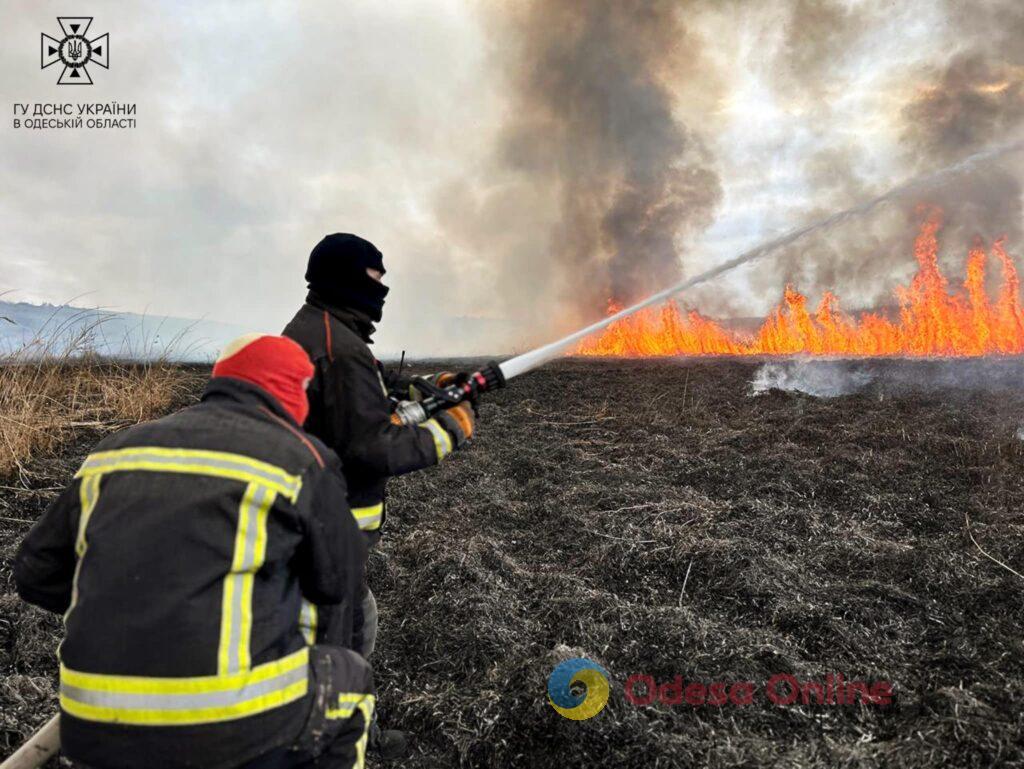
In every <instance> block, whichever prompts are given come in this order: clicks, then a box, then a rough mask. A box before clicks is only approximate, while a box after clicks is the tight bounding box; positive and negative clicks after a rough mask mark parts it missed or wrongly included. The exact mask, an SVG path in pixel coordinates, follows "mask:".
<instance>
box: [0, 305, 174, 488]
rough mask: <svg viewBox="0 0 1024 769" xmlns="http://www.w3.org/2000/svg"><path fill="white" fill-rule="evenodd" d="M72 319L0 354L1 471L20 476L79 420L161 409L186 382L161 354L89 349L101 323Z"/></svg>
mask: <svg viewBox="0 0 1024 769" xmlns="http://www.w3.org/2000/svg"><path fill="white" fill-rule="evenodd" d="M100 323H102V321H96V322H95V323H86V324H84V325H82V326H81V327H78V328H72V327H71V326H70V325H69V324H65V325H64V326H61V327H55V328H53V329H50V330H49V331H48V332H47V334H46V335H45V336H40V337H39V338H37V339H35V340H33V341H32V342H30V343H29V344H26V345H25V346H23V347H22V348H20V349H18V350H16V351H14V352H12V353H9V354H7V355H3V356H0V478H9V477H11V476H12V475H14V474H20V475H22V476H25V475H27V474H28V470H26V467H27V466H28V464H29V462H30V460H32V459H33V458H35V457H38V456H39V455H41V454H44V453H46V452H50V451H53V450H56V449H57V448H58V447H59V446H60V445H61V443H62V442H63V441H64V440H66V439H67V438H68V437H69V436H70V435H71V433H72V431H73V430H75V429H76V428H82V427H95V428H98V429H100V430H104V429H117V428H119V427H123V426H125V425H129V424H135V423H137V422H142V421H144V420H147V419H152V418H154V417H157V416H161V415H163V414H165V413H166V412H167V411H168V410H169V408H170V407H171V405H172V404H173V403H174V402H175V400H176V399H178V398H180V397H181V394H182V392H183V391H184V390H185V389H187V388H188V386H189V384H190V383H189V382H188V381H187V378H186V376H185V375H184V374H183V372H182V369H181V367H179V366H175V365H173V364H171V363H169V362H168V361H167V360H166V359H158V360H155V361H147V362H133V361H131V360H129V359H128V358H127V357H126V358H125V359H123V360H122V359H110V358H101V357H99V356H97V355H95V354H93V353H92V352H91V351H90V346H91V340H92V339H93V338H94V337H95V335H96V331H97V329H98V326H99V324H100Z"/></svg>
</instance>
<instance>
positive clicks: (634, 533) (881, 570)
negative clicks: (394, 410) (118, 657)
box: [0, 359, 1024, 768]
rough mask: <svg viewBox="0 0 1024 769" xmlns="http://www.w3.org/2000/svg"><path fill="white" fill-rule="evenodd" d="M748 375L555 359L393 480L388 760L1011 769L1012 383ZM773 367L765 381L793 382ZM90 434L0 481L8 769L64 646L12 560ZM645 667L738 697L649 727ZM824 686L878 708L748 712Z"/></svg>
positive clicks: (1022, 371) (956, 368)
mask: <svg viewBox="0 0 1024 769" xmlns="http://www.w3.org/2000/svg"><path fill="white" fill-rule="evenodd" d="M761 365H762V362H759V361H746V360H734V359H716V360H696V361H694V360H690V361H686V360H682V361H680V360H665V361H606V360H603V361H578V360H569V361H563V362H559V363H557V364H555V365H551V366H548V367H546V368H544V369H541V370H539V371H536V372H533V373H531V374H527V375H525V376H523V377H521V378H518V379H516V380H514V381H513V382H512V383H510V386H509V387H508V388H507V389H505V390H503V391H500V392H498V393H495V394H493V397H488V399H487V401H486V402H485V403H484V404H483V405H482V406H481V418H480V423H479V436H478V438H477V440H476V441H475V442H474V445H473V446H472V448H471V449H470V450H469V451H467V452H464V453H462V454H460V455H458V456H457V457H455V458H454V459H453V460H450V461H448V462H446V463H445V464H444V465H443V466H442V467H440V468H437V469H434V470H431V471H426V472H422V473H418V474H415V475H412V476H408V477H406V478H401V479H399V480H397V481H396V482H395V483H393V484H392V492H391V498H390V512H389V518H388V524H387V529H386V534H385V537H384V539H383V541H382V544H381V546H380V548H379V549H378V550H377V551H376V552H375V553H374V554H373V555H372V557H371V564H370V570H371V584H372V585H373V588H374V590H375V592H376V593H377V596H378V601H379V603H380V607H381V615H382V627H381V636H380V640H379V643H378V648H377V653H376V655H375V658H374V660H373V661H374V664H375V668H376V671H377V682H378V687H379V691H380V696H381V718H382V720H383V722H385V725H386V726H395V727H400V728H403V729H405V730H407V731H410V732H413V733H414V735H415V738H414V739H415V742H414V754H413V756H412V758H411V759H410V760H409V761H407V762H406V763H404V764H402V765H403V766H408V767H438V766H467V767H468V766H472V767H477V766H483V767H518V766H532V767H592V766H630V767H634V766H635V767H641V766H643V767H650V766H662V767H669V766H688V765H708V766H714V767H726V766H729V767H732V766H761V765H784V766H789V767H810V766H823V767H824V766H830V767H831V766H894V765H898V766H901V767H905V768H908V767H933V766H938V765H950V766H960V767H988V766H1019V765H1020V764H1021V763H1022V762H1024V747H1022V746H1024V709H1022V707H1021V703H1022V702H1024V634H1022V630H1021V628H1022V625H1024V578H1022V577H1021V576H1019V575H1018V574H1014V573H1013V572H1012V571H1011V569H1012V570H1015V571H1016V572H1020V573H1024V512H1022V511H1024V444H1022V442H1021V441H1020V440H1019V439H1018V438H1017V436H1016V433H1017V430H1018V428H1019V427H1020V426H1021V425H1022V424H1024V365H1022V364H1021V362H1020V361H1015V360H1006V361H995V362H985V363H962V362H945V363H943V362H934V361H923V362H910V361H879V362H871V363H863V362H860V363H848V364H847V363H831V364H828V365H829V366H830V367H831V369H830V371H829V373H828V374H827V376H825V379H824V380H821V377H817V378H815V377H816V375H815V376H811V379H812V380H814V381H817V382H819V384H818V385H814V387H812V388H810V389H812V390H815V391H816V392H821V391H822V390H821V387H825V388H826V389H828V388H831V390H832V391H833V392H843V393H845V394H841V395H839V396H838V397H815V396H813V395H808V394H805V393H801V392H796V391H792V390H778V389H770V387H769V389H766V390H765V392H764V393H763V394H761V395H758V396H756V397H752V396H751V395H750V389H751V382H752V381H754V380H756V379H757V378H758V377H759V376H761V377H762V378H764V377H763V375H764V370H763V369H761V368H760V367H761ZM782 365H783V366H784V367H785V368H784V370H783V372H782V374H783V375H786V376H788V377H789V378H786V376H782V377H779V376H775V374H778V372H777V371H776V372H775V374H773V377H774V378H771V377H769V385H770V384H771V383H773V382H774V383H780V382H781V383H784V384H785V385H786V386H790V385H792V383H793V381H794V379H795V380H798V381H802V380H803V379H805V378H806V377H805V376H804V373H805V372H803V371H801V370H799V367H797V368H796V369H794V368H792V367H791V366H790V364H782ZM858 372H859V374H858ZM819 373H820V372H819ZM854 374H857V376H856V377H854V380H855V384H854V385H852V386H851V385H849V382H850V381H851V380H850V377H853V376H854ZM821 381H825V382H826V384H825V385H820V382H821ZM835 383H838V385H836V384H835ZM198 389H199V383H198V380H197V387H196V390H197V392H198ZM96 437H97V436H96V435H95V434H88V433H83V434H81V436H80V439H79V440H78V441H77V442H76V443H74V444H73V445H69V446H67V447H66V450H65V451H64V452H63V454H62V455H61V456H60V457H54V458H52V459H51V460H49V461H48V462H46V463H44V464H43V465H41V466H39V467H36V468H34V475H33V477H32V478H31V479H28V480H27V486H28V488H23V487H22V485H21V484H19V483H18V481H10V482H8V483H7V485H6V486H5V487H4V488H3V489H0V756H6V755H7V754H8V753H9V752H11V750H12V749H13V747H15V746H16V745H17V744H19V743H20V742H21V741H22V740H23V739H24V738H25V737H26V736H27V735H28V734H29V733H31V732H32V731H33V730H34V729H35V728H36V727H37V726H39V725H40V724H41V723H42V722H43V721H45V720H46V718H48V716H49V715H50V714H51V713H52V712H54V711H55V708H56V699H55V692H56V673H57V666H56V662H55V659H54V650H55V648H56V645H57V642H58V639H59V631H60V623H59V621H58V620H56V619H54V618H52V617H47V616H45V615H44V614H43V613H42V612H38V611H36V610H34V609H31V608H28V607H25V606H23V605H22V604H21V603H20V602H19V601H18V599H17V597H16V596H15V595H14V589H13V585H12V582H11V574H10V559H11V556H12V554H13V552H14V548H15V547H16V544H17V542H18V540H19V538H20V537H21V536H22V535H23V533H24V532H25V531H26V530H27V526H28V525H29V522H30V521H31V520H33V519H34V518H35V517H37V516H38V515H39V513H40V512H41V510H42V509H43V507H44V506H45V504H46V502H47V501H48V500H49V499H50V498H52V496H53V495H54V494H55V493H56V492H57V490H58V488H59V487H60V486H61V485H62V484H64V483H66V482H67V481H68V479H69V478H70V476H71V474H72V473H73V471H74V468H75V466H76V464H77V463H78V462H79V461H80V460H81V458H82V457H83V456H84V454H85V453H86V452H87V450H88V448H89V446H90V444H91V442H92V441H93V440H95V438H96ZM982 551H984V552H982ZM985 553H987V555H986V554H985ZM994 559H995V560H994ZM996 561H999V562H1001V563H997V562H996ZM578 656H584V657H589V658H591V659H593V660H595V661H596V662H598V663H599V664H601V665H602V666H603V667H604V668H605V669H606V670H607V671H608V672H609V674H610V676H611V682H612V691H611V698H610V700H609V702H608V705H607V707H606V708H605V709H604V710H603V711H602V712H601V713H600V714H598V715H597V716H596V717H595V718H593V719H591V720H588V721H582V722H575V721H570V720H567V719H564V718H562V717H561V716H559V715H558V714H557V713H556V712H555V711H554V710H553V709H552V708H551V707H550V706H549V705H548V703H547V696H546V691H545V687H546V680H547V676H548V674H549V672H550V671H551V669H552V668H553V667H554V666H555V665H556V664H557V663H558V662H559V661H561V660H564V659H567V658H570V657H578ZM634 674H643V675H648V676H652V677H654V679H655V680H656V681H657V682H658V683H661V682H664V681H671V680H672V679H673V678H674V677H675V676H676V675H680V676H681V677H682V679H683V680H684V681H685V682H686V683H690V682H696V683H703V684H706V685H710V684H712V683H714V682H727V683H728V682H749V683H751V684H752V686H753V689H754V691H755V695H754V697H753V701H752V702H750V703H749V704H745V705H737V704H732V703H728V704H724V705H718V706H716V705H709V704H705V705H691V704H687V703H686V702H685V701H684V702H683V703H682V704H679V705H663V704H657V703H656V704H652V705H649V706H644V707H639V706H636V705H634V704H631V703H629V702H627V700H626V697H625V696H624V689H623V685H624V683H625V682H626V680H627V679H628V678H629V677H630V676H631V675H634ZM830 674H831V675H832V676H835V675H841V676H843V678H844V680H846V681H852V680H859V681H866V682H886V683H888V684H889V685H891V689H892V692H893V695H892V698H891V702H890V704H888V705H879V704H864V703H861V704H847V705H839V704H817V703H816V702H813V701H812V702H811V703H810V704H806V705H805V704H802V703H801V702H798V703H796V704H792V705H779V704H775V703H773V702H771V701H770V700H769V699H768V698H767V697H766V696H765V695H764V688H765V686H766V684H767V683H768V682H769V681H770V680H772V679H773V677H778V676H791V677H793V678H796V679H798V680H799V681H801V682H825V681H826V680H827V676H829V675H830ZM776 680H779V679H776ZM812 699H813V698H812ZM140 766H144V764H143V763H140Z"/></svg>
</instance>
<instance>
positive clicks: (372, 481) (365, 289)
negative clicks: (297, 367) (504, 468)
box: [284, 233, 474, 757]
mask: <svg viewBox="0 0 1024 769" xmlns="http://www.w3.org/2000/svg"><path fill="white" fill-rule="evenodd" d="M383 275H384V261H383V257H382V255H381V252H380V251H378V250H377V248H376V247H375V246H374V245H373V244H372V243H370V242H369V241H367V240H364V239H363V238H360V237H358V236H356V235H349V234H341V233H335V234H333V235H328V236H327V237H325V238H324V239H323V240H321V241H320V242H319V243H318V244H317V245H316V247H315V248H314V249H313V251H312V253H310V255H309V265H308V268H307V270H306V281H307V283H308V285H309V294H308V295H307V297H306V303H305V304H304V305H303V306H302V307H301V308H300V309H299V311H298V313H296V315H295V317H294V318H293V319H292V321H291V322H290V323H289V324H288V325H287V327H286V328H285V330H284V335H285V336H288V337H291V338H292V339H294V340H295V341H296V342H298V343H299V344H300V345H302V347H303V348H304V349H305V350H306V352H307V353H308V354H309V357H310V358H311V359H312V361H313V365H314V366H315V372H314V374H313V379H312V381H311V382H310V384H309V389H308V393H309V401H310V413H309V419H308V420H307V421H306V424H305V427H306V429H307V430H308V431H309V432H310V433H312V434H313V435H315V436H317V437H318V438H320V440H322V441H323V442H324V443H326V444H327V445H328V446H330V447H331V448H332V449H334V450H335V451H336V452H337V453H338V454H339V455H340V456H341V459H342V466H343V472H344V475H345V479H346V481H347V483H348V502H349V505H350V506H351V508H352V513H353V514H354V515H355V517H356V520H357V521H358V523H359V526H360V528H361V529H362V530H363V532H364V534H365V535H366V537H367V539H368V542H369V544H370V545H371V546H372V545H374V544H376V542H377V541H378V540H379V539H380V531H381V526H382V525H383V523H384V520H385V518H386V515H387V508H386V501H385V485H386V483H387V479H388V478H390V477H391V476H393V475H402V474H403V473H408V472H412V471H413V470H420V469H423V468H425V467H430V466H432V465H436V464H438V463H439V462H441V460H443V459H444V458H445V457H446V456H448V455H449V454H451V453H452V452H453V451H454V450H456V449H459V448H462V447H463V446H464V445H466V443H467V442H468V441H469V439H470V438H471V437H472V436H473V426H474V414H473V411H472V409H471V408H470V406H469V405H468V404H461V405H459V406H456V407H454V408H451V409H449V410H447V411H443V412H441V413H440V414H438V415H436V416H435V417H433V418H432V419H428V420H426V421H425V422H423V423H421V424H418V425H411V426H403V425H400V424H395V423H394V422H393V421H392V413H393V410H394V408H393V403H394V400H393V399H392V398H391V397H389V394H390V393H401V395H400V396H399V397H404V398H408V397H409V380H404V381H403V380H401V379H400V378H399V377H397V376H393V375H391V374H389V372H387V371H386V370H385V369H384V367H383V366H382V365H381V363H380V362H379V361H378V360H377V359H376V358H375V357H374V355H373V353H372V352H370V347H369V345H370V343H371V337H372V335H373V332H374V330H375V327H374V324H375V323H377V322H379V321H380V319H381V313H382V310H383V307H384V298H385V296H387V293H388V288H387V286H385V285H383V284H382V283H381V278H382V277H383ZM462 376H466V375H454V374H450V373H442V374H437V375H434V377H432V379H433V381H434V383H435V384H438V385H441V386H444V385H447V384H449V383H451V382H454V381H456V380H457V379H458V378H459V377H462ZM355 622H356V628H355V635H356V642H355V648H356V649H357V650H358V651H360V652H361V653H362V654H363V656H364V657H366V658H368V657H369V656H370V654H371V653H372V652H373V648H374V644H375V641H376V633H377V605H376V601H375V599H374V596H373V593H372V591H370V590H369V588H367V589H366V590H365V592H364V598H363V600H362V606H361V611H357V612H356V618H355ZM370 746H371V748H373V747H376V749H377V750H378V751H379V752H380V753H381V755H382V756H385V757H398V756H400V755H402V754H404V752H405V750H406V740H405V736H404V735H403V734H402V733H401V732H398V731H393V730H388V731H384V732H381V731H380V730H379V729H377V728H376V727H374V729H373V731H372V732H371V737H370Z"/></svg>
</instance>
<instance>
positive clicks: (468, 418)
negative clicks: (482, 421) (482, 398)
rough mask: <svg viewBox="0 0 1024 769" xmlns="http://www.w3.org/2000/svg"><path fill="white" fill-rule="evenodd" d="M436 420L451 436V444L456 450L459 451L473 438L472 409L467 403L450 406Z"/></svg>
mask: <svg viewBox="0 0 1024 769" xmlns="http://www.w3.org/2000/svg"><path fill="white" fill-rule="evenodd" d="M436 419H437V421H438V422H440V423H441V426H442V427H443V428H444V429H445V430H447V431H448V432H449V433H450V434H451V436H452V443H454V444H455V448H457V449H461V448H462V447H463V446H464V445H465V444H466V443H468V442H469V441H470V439H471V438H472V437H473V428H474V427H475V425H476V420H475V419H474V417H473V409H472V407H471V406H470V405H469V404H468V403H460V404H459V405H458V406H452V407H451V408H450V409H448V410H447V411H442V412H441V413H440V414H438V415H437V417H436Z"/></svg>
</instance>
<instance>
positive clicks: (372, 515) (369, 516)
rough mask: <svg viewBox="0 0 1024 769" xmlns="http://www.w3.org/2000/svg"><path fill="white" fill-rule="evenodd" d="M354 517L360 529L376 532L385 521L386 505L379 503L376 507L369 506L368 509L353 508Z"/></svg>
mask: <svg viewBox="0 0 1024 769" xmlns="http://www.w3.org/2000/svg"><path fill="white" fill-rule="evenodd" d="M352 515H353V516H355V519H356V523H358V524H359V528H360V529H362V530H363V531H376V530H377V529H379V528H380V524H381V521H382V520H383V519H384V503H383V502H378V503H377V504H375V505H367V506H366V507H353V508H352Z"/></svg>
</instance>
